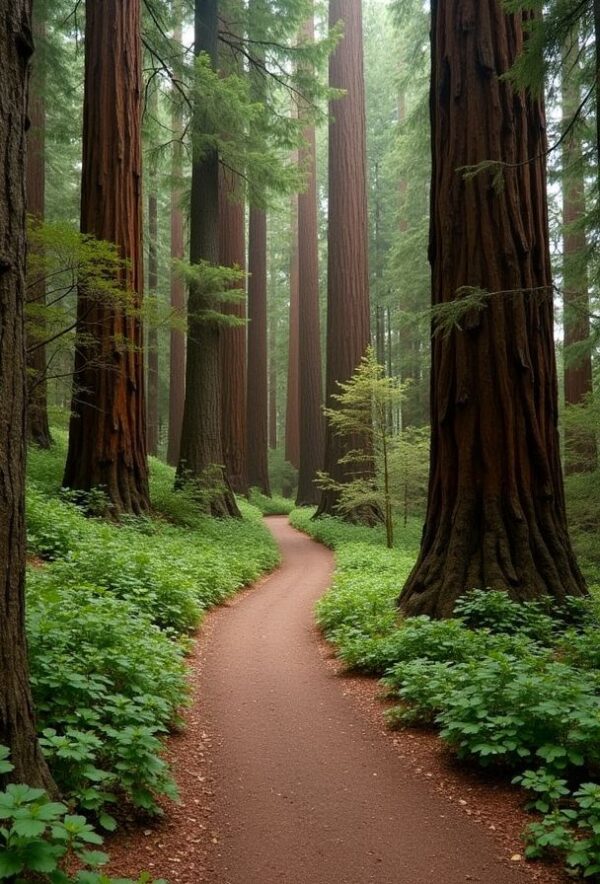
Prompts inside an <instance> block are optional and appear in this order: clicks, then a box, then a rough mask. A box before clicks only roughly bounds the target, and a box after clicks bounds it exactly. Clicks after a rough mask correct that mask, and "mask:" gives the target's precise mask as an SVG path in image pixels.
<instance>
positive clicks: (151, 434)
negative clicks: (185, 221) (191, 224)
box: [147, 174, 158, 457]
mask: <svg viewBox="0 0 600 884" xmlns="http://www.w3.org/2000/svg"><path fill="white" fill-rule="evenodd" d="M150 186H151V188H152V189H151V193H150V194H149V196H148V288H149V289H150V292H149V294H150V297H151V298H152V300H153V302H154V303H156V300H157V298H158V295H157V290H158V193H157V187H156V175H155V174H152V176H151V181H150ZM152 312H154V311H152ZM147 423H148V427H147V440H148V454H151V455H153V456H154V457H156V455H157V454H158V328H157V325H156V317H154V316H151V318H150V323H149V326H148V403H147Z"/></svg>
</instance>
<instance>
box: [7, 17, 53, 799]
mask: <svg viewBox="0 0 600 884" xmlns="http://www.w3.org/2000/svg"><path fill="white" fill-rule="evenodd" d="M32 49H33V46H32V41H31V2H28V0H10V2H9V0H0V58H1V59H2V76H1V77H0V156H2V160H3V164H4V167H3V174H2V175H1V176H0V328H1V329H2V333H1V334H0V744H1V745H4V746H7V747H8V748H9V750H10V753H11V761H12V764H13V765H14V767H15V770H14V772H13V774H12V776H11V779H13V780H16V782H19V783H29V784H30V785H32V786H41V787H43V788H46V789H50V790H52V791H54V789H53V785H52V780H51V778H50V774H49V772H48V768H47V767H46V764H45V762H44V759H43V756H42V753H41V751H40V748H39V746H38V742H37V737H36V726H35V717H34V711H33V701H32V698H31V690H30V687H29V671H28V665H27V644H26V638H25V411H26V369H25V342H24V325H23V308H24V302H25V254H26V246H25V236H26V228H25V208H26V202H25V156H26V148H25V120H26V113H27V81H28V61H29V57H30V55H31V52H32ZM0 779H1V778H0Z"/></svg>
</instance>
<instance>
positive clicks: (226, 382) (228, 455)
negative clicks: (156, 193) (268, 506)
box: [219, 168, 248, 494]
mask: <svg viewBox="0 0 600 884" xmlns="http://www.w3.org/2000/svg"><path fill="white" fill-rule="evenodd" d="M238 190H239V188H238V187H236V181H235V179H234V178H233V173H231V172H229V171H226V170H224V169H223V168H221V172H220V186H219V201H220V202H219V255H220V263H221V265H222V266H223V267H234V266H236V267H239V268H240V269H242V270H243V269H244V267H245V266H246V219H245V211H244V203H243V202H241V201H240V199H239V195H238V197H236V198H235V199H234V200H232V199H231V196H232V195H233V194H236V192H237V191H238ZM235 287H236V288H238V287H239V283H236V286H235ZM223 309H224V312H226V313H231V314H232V315H233V316H237V317H238V318H239V319H242V320H243V319H245V318H246V304H245V302H244V301H238V302H236V303H233V304H226V305H225V306H224V308H223ZM221 371H222V376H223V389H222V414H223V456H224V459H225V460H224V462H225V469H226V470H227V475H228V476H229V480H230V482H231V486H232V488H233V490H234V491H235V492H236V493H237V494H245V493H246V492H247V490H248V483H247V481H246V326H245V325H239V326H234V327H233V328H225V329H224V330H223V335H222V338H221Z"/></svg>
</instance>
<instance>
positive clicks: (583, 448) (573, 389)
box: [562, 39, 597, 473]
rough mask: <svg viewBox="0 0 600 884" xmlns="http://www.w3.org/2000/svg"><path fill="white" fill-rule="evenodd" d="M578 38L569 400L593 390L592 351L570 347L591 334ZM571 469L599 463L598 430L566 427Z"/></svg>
mask: <svg viewBox="0 0 600 884" xmlns="http://www.w3.org/2000/svg"><path fill="white" fill-rule="evenodd" d="M578 56H579V52H578V44H577V39H573V40H571V41H569V45H568V46H566V47H565V50H564V53H563V65H564V66H563V82H562V101H563V120H564V123H565V125H566V126H571V127H572V128H571V130H570V132H569V134H568V135H567V137H566V138H565V141H564V142H563V187H562V195H563V225H564V240H563V256H564V260H563V323H564V345H565V351H566V354H565V355H566V365H565V379H564V390H565V402H566V404H567V405H580V404H581V403H582V402H584V401H585V400H586V398H587V397H588V396H589V394H590V393H591V392H592V357H591V354H590V352H589V351H588V352H587V353H585V354H584V355H580V356H579V357H578V358H577V359H575V360H573V358H572V354H570V353H569V348H571V347H572V346H573V345H574V344H578V343H581V342H585V341H587V340H588V339H589V336H590V296H589V279H588V271H587V264H586V252H587V244H586V235H585V227H584V226H583V219H584V217H585V181H584V167H583V154H582V146H581V133H580V132H579V131H578V129H577V127H576V126H573V117H574V115H575V114H576V113H577V110H578V108H579V104H580V101H581V99H580V96H579V89H578V86H577V83H578V76H577V73H578V72H577V65H578V61H577V59H578ZM566 443H567V452H566V469H567V472H572V473H575V472H585V471H587V470H594V469H595V468H596V465H597V450H596V437H595V434H594V433H593V432H585V431H581V430H579V429H578V430H577V431H576V432H575V433H573V432H570V428H569V427H568V426H567V430H566Z"/></svg>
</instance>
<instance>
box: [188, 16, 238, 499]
mask: <svg viewBox="0 0 600 884" xmlns="http://www.w3.org/2000/svg"><path fill="white" fill-rule="evenodd" d="M217 12H218V2H217V0H196V7H195V53H196V55H197V56H198V55H200V54H201V53H206V55H207V56H208V57H209V58H210V60H211V64H212V66H213V68H216V65H217V40H218V14H217ZM203 124H204V120H203V115H202V112H201V110H199V109H198V108H196V110H195V114H194V120H193V125H194V134H195V135H199V134H201V133H202V131H203ZM201 261H205V262H207V263H208V264H210V265H213V266H218V264H219V156H218V152H217V150H216V148H202V147H201V146H200V145H199V144H198V143H197V140H196V139H195V140H194V145H193V156H192V193H191V211H190V263H191V264H192V265H194V264H199V263H200V262H201ZM214 309H215V304H214V300H213V297H212V293H210V292H209V293H205V292H204V290H203V288H202V285H201V284H198V283H192V284H191V286H190V293H189V300H188V349H187V365H186V385H185V404H184V409H183V425H182V428H181V451H180V456H179V464H178V466H177V480H178V483H181V482H187V481H188V480H190V481H192V482H193V483H195V484H197V485H198V486H199V487H200V488H201V490H202V491H203V492H206V493H207V495H208V496H207V509H208V510H209V511H210V513H211V514H212V515H213V516H239V515H240V513H239V510H238V506H237V503H236V500H235V495H234V494H233V491H232V489H231V485H230V484H229V480H228V478H227V475H226V473H225V469H224V457H223V438H222V423H221V415H222V393H221V386H222V385H221V363H220V350H221V343H220V341H221V327H220V325H219V323H218V322H215V321H211V320H207V319H206V318H205V316H204V314H205V311H207V310H214Z"/></svg>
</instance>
